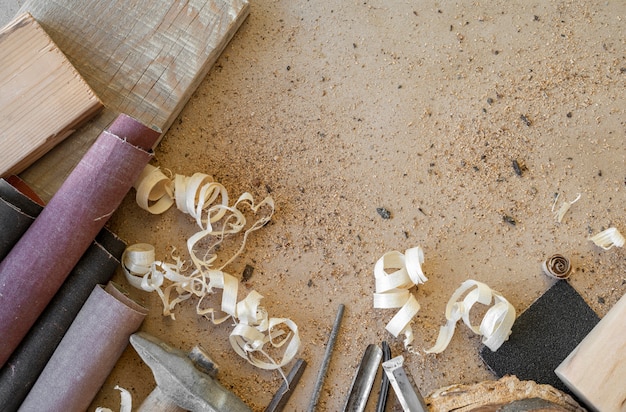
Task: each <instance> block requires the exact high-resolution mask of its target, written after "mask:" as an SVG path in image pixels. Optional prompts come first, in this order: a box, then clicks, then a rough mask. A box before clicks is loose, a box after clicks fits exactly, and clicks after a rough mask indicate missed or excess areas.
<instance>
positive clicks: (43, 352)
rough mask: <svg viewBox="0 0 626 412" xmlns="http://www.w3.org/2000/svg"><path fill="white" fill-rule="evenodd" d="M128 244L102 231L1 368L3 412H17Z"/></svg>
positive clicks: (114, 267)
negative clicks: (82, 309) (83, 307)
mask: <svg viewBox="0 0 626 412" xmlns="http://www.w3.org/2000/svg"><path fill="white" fill-rule="evenodd" d="M125 246H126V245H125V243H124V242H123V241H122V240H120V239H119V238H118V237H117V236H115V235H114V234H113V233H111V232H110V231H108V230H107V229H106V228H105V229H102V230H101V231H100V233H99V234H98V236H97V237H96V240H95V241H94V242H93V243H92V245H91V246H90V247H89V249H87V252H85V254H84V255H83V257H82V258H81V259H80V260H79V261H78V263H77V264H76V266H75V267H74V269H73V270H72V273H70V275H69V276H68V277H67V279H66V281H65V282H64V283H63V286H61V288H60V289H59V291H58V292H57V293H56V295H54V298H53V299H52V300H51V301H50V303H49V304H48V306H47V307H46V309H45V310H44V311H43V313H42V314H41V316H39V318H38V319H37V321H36V322H35V324H34V325H33V327H32V328H31V329H30V330H29V331H28V334H27V335H26V336H25V337H24V339H23V340H22V342H21V343H20V344H19V346H18V347H17V349H15V351H14V352H13V354H12V355H11V357H10V358H9V360H8V361H7V363H6V364H5V365H4V367H2V368H1V369H0V405H2V407H1V408H0V410H2V412H14V411H17V410H18V408H19V407H20V405H21V404H22V402H23V401H24V399H25V398H26V396H27V395H28V392H29V391H30V390H31V388H32V387H33V385H34V384H35V382H36V381H37V378H38V377H39V374H41V372H42V371H43V369H44V368H45V366H46V364H47V363H48V360H49V359H50V358H51V357H52V354H53V353H54V350H55V349H56V347H57V346H58V345H59V342H61V339H63V336H64V335H65V333H66V332H67V330H68V329H69V327H70V326H71V324H72V321H73V320H74V318H75V317H76V316H77V314H78V312H79V311H80V309H81V307H82V306H83V304H84V303H85V301H86V300H87V298H88V297H89V295H90V294H91V292H92V291H93V288H94V287H95V286H96V285H98V284H99V283H107V282H108V281H109V279H110V278H111V277H112V276H113V274H114V273H115V269H116V268H117V267H118V265H119V259H120V258H121V256H122V253H123V252H124V248H125Z"/></svg>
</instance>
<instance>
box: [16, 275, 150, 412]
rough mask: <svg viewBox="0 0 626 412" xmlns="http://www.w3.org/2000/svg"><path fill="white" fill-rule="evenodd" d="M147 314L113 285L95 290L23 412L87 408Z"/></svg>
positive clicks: (56, 351) (57, 350) (27, 400)
mask: <svg viewBox="0 0 626 412" xmlns="http://www.w3.org/2000/svg"><path fill="white" fill-rule="evenodd" d="M146 314H147V310H146V309H145V308H144V307H142V306H140V305H139V304H137V303H136V302H134V301H133V300H131V299H130V298H128V297H127V296H126V295H124V294H123V293H122V292H120V291H119V290H118V289H117V288H116V287H115V286H114V285H113V284H112V283H110V282H109V284H108V285H107V286H106V288H103V287H102V286H100V285H99V286H96V287H95V288H94V290H93V292H92V293H91V295H90V296H89V298H88V299H87V301H86V302H85V305H84V306H83V307H82V309H81V310H80V312H79V313H78V315H77V316H76V319H75V320H74V322H73V323H72V326H70V328H69V329H68V331H67V333H66V334H65V336H64V337H63V340H62V341H61V343H59V346H58V347H57V349H56V350H55V351H54V354H53V355H52V358H50V361H49V362H48V364H47V365H46V367H45V368H44V370H43V372H42V373H41V375H39V378H38V379H37V382H36V383H35V385H34V386H33V388H32V389H31V391H30V392H29V393H28V396H27V397H26V399H25V400H24V402H23V403H22V406H21V407H20V409H19V411H20V412H30V411H33V412H34V411H65V412H73V411H85V410H87V408H88V407H89V405H90V404H91V402H92V401H93V399H94V397H95V396H96V395H97V394H98V391H99V390H100V387H101V386H102V384H103V383H104V382H105V380H106V378H107V376H109V374H110V373H111V371H112V370H113V367H114V366H115V363H116V362H117V361H118V359H119V358H120V356H121V355H122V352H124V349H125V348H126V347H127V346H128V341H129V338H130V335H131V334H133V333H134V332H135V331H137V329H139V326H141V323H142V322H143V319H144V318H145V316H146Z"/></svg>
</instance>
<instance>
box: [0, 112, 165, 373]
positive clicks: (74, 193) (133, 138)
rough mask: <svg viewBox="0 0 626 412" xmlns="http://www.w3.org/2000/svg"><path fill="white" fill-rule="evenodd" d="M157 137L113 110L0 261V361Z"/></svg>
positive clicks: (115, 203)
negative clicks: (107, 123)
mask: <svg viewBox="0 0 626 412" xmlns="http://www.w3.org/2000/svg"><path fill="white" fill-rule="evenodd" d="M159 136H160V132H158V131H156V130H153V129H151V128H149V127H146V126H144V125H142V124H141V123H139V122H137V121H136V120H134V119H132V118H130V117H128V116H125V115H120V116H119V117H118V118H117V119H116V120H115V121H114V122H113V123H112V124H111V125H110V126H109V127H108V128H107V130H105V131H103V132H102V134H101V135H100V136H99V137H98V139H96V142H95V143H94V144H93V146H92V147H91V148H90V149H89V150H88V151H87V153H86V154H85V156H83V158H82V159H81V161H80V162H79V163H78V165H77V166H76V168H75V169H74V170H73V171H72V173H70V175H69V176H68V178H67V179H66V180H65V182H64V183H63V185H62V186H61V188H60V189H59V190H58V192H57V193H56V194H55V195H54V196H53V197H52V199H51V200H50V202H49V203H48V204H47V205H46V207H45V208H44V210H43V211H42V212H41V214H40V215H39V216H38V217H37V218H36V219H35V221H34V222H33V224H32V225H31V226H30V227H29V228H28V230H27V231H26V233H24V235H23V236H22V237H21V238H20V240H19V241H18V242H17V243H16V244H15V246H14V247H13V248H12V249H11V251H10V252H9V254H8V255H7V256H6V257H5V258H4V259H3V260H2V262H0V307H2V310H1V311H0V336H1V337H2V345H0V366H2V365H4V364H5V363H6V361H7V359H8V358H9V356H10V355H11V353H12V352H13V351H14V350H15V348H17V346H18V345H19V343H20V341H21V340H22V339H23V338H24V336H26V334H27V333H28V330H29V329H30V328H31V327H32V326H33V324H34V323H35V321H36V320H37V318H38V317H39V315H40V314H41V313H42V312H43V310H44V309H45V307H46V305H47V304H48V303H49V302H50V300H51V299H52V298H53V297H54V295H55V294H56V292H57V291H58V290H59V288H60V287H61V285H62V284H63V282H64V281H65V279H66V278H67V276H68V275H69V274H70V272H71V271H72V269H73V268H74V266H75V265H76V263H78V261H79V260H80V258H81V256H82V255H83V254H84V253H85V251H86V250H87V248H89V246H90V245H91V243H92V242H93V240H94V239H95V237H96V235H97V234H98V232H99V231H100V230H101V229H102V228H103V227H104V225H105V223H106V222H107V220H108V219H109V217H110V216H111V215H112V214H113V213H114V212H115V209H116V208H117V207H118V206H119V204H120V203H121V202H122V200H123V198H124V196H125V195H126V193H127V192H128V191H129V190H130V188H131V186H132V184H133V183H134V181H135V180H136V179H137V177H138V176H139V174H140V173H141V171H142V170H143V169H144V167H145V166H146V164H147V163H148V161H149V160H150V158H151V156H152V154H151V148H152V145H153V144H154V143H155V142H156V141H157V139H158V137H159Z"/></svg>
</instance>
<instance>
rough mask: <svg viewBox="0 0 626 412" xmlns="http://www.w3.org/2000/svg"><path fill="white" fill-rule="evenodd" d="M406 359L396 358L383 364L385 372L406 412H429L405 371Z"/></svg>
mask: <svg viewBox="0 0 626 412" xmlns="http://www.w3.org/2000/svg"><path fill="white" fill-rule="evenodd" d="M403 364H404V357H403V356H402V355H400V356H396V357H395V358H393V359H390V360H388V361H386V362H383V370H384V371H385V374H386V375H387V377H388V378H389V382H390V383H391V386H392V387H393V390H394V391H395V393H396V396H397V398H398V400H399V401H400V405H401V406H402V409H403V410H404V412H428V408H427V407H426V402H424V398H423V397H422V395H421V394H420V393H419V391H417V390H416V389H415V388H414V387H413V385H412V384H411V381H410V379H409V377H408V375H407V374H406V372H405V371H404V368H403V367H402V365H403Z"/></svg>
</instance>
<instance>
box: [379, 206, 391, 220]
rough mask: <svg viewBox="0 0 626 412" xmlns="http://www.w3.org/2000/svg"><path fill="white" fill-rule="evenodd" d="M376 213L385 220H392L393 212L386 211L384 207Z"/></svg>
mask: <svg viewBox="0 0 626 412" xmlns="http://www.w3.org/2000/svg"><path fill="white" fill-rule="evenodd" d="M376 211H377V212H378V214H379V215H380V217H382V218H383V219H391V212H390V211H388V210H387V209H385V208H384V207H377V208H376Z"/></svg>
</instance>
